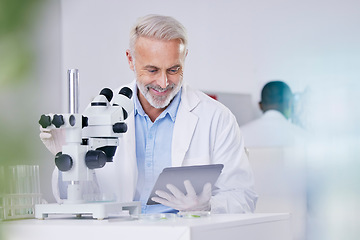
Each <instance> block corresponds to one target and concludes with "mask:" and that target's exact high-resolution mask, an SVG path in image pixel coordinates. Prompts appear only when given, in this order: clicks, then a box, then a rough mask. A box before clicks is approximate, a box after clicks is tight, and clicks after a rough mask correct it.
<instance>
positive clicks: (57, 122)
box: [52, 114, 65, 128]
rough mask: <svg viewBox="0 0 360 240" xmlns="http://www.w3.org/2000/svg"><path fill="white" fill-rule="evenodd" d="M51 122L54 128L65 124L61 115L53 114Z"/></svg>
mask: <svg viewBox="0 0 360 240" xmlns="http://www.w3.org/2000/svg"><path fill="white" fill-rule="evenodd" d="M52 124H54V126H55V127H56V128H59V127H61V126H62V125H64V124H65V122H64V117H63V116H62V115H57V114H55V115H54V117H53V120H52Z"/></svg>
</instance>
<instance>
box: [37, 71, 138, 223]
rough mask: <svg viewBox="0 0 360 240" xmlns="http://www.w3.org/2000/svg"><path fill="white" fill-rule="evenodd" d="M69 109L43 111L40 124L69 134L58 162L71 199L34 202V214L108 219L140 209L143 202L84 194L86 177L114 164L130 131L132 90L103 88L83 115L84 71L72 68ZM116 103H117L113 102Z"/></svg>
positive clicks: (68, 197) (69, 76) (57, 156)
mask: <svg viewBox="0 0 360 240" xmlns="http://www.w3.org/2000/svg"><path fill="white" fill-rule="evenodd" d="M68 82H69V113H64V114H51V115H50V114H48V115H45V114H43V115H42V116H41V118H40V120H39V124H40V125H41V126H42V127H43V128H46V129H49V130H51V129H55V128H56V129H60V128H62V129H63V131H64V132H65V144H64V145H63V146H62V151H61V152H59V153H57V154H56V156H55V165H56V167H57V168H58V170H59V171H61V174H62V178H63V180H64V181H68V182H70V184H69V185H68V188H67V199H66V200H64V203H62V204H57V203H55V204H38V205H35V218H37V219H44V218H46V217H48V215H49V214H67V215H73V214H75V215H76V216H77V217H81V216H82V215H92V217H93V218H96V219H104V218H107V217H109V214H118V213H121V212H123V211H124V210H128V211H129V213H130V214H139V213H140V209H141V207H140V202H126V203H121V202H115V201H94V200H88V199H86V198H85V197H84V194H83V190H82V184H81V183H82V182H83V181H93V180H94V179H93V176H94V175H95V170H96V169H100V168H102V167H104V166H105V164H107V163H111V162H112V159H113V156H114V154H115V151H116V148H117V146H118V144H119V138H121V137H122V134H123V133H125V132H126V131H127V125H126V123H125V120H126V118H127V117H128V115H129V114H130V113H131V112H132V111H133V102H132V100H131V97H132V91H131V89H130V88H127V87H124V88H122V89H121V90H120V91H119V93H118V94H115V96H114V94H113V91H112V90H111V89H109V88H104V89H103V90H101V92H100V94H99V95H98V96H96V97H95V98H94V99H93V101H92V102H91V103H90V104H89V105H88V106H87V108H86V109H85V111H84V112H83V114H79V113H78V102H79V101H78V85H79V71H78V70H77V69H70V70H68ZM111 101H112V103H111Z"/></svg>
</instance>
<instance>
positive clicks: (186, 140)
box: [171, 83, 200, 167]
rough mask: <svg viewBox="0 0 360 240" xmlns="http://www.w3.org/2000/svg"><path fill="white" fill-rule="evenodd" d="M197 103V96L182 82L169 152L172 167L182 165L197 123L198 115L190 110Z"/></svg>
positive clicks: (198, 100) (198, 101)
mask: <svg viewBox="0 0 360 240" xmlns="http://www.w3.org/2000/svg"><path fill="white" fill-rule="evenodd" d="M199 103H200V99H199V97H198V96H197V95H196V94H195V92H194V91H193V90H192V89H191V88H190V87H189V86H188V85H187V84H186V83H183V88H182V93H181V101H180V106H179V109H178V113H177V116H176V121H175V125H174V131H173V140H172V152H171V159H172V166H173V167H178V166H181V165H182V163H183V161H184V158H185V155H186V152H187V151H188V149H189V146H190V143H191V139H192V137H193V135H194V131H195V128H196V125H197V123H198V116H197V115H196V114H194V113H193V112H192V111H193V110H194V109H195V108H196V106H197V105H198V104H199Z"/></svg>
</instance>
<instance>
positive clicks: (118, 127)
mask: <svg viewBox="0 0 360 240" xmlns="http://www.w3.org/2000/svg"><path fill="white" fill-rule="evenodd" d="M113 131H114V133H126V131H127V125H126V123H124V122H118V123H115V124H114V125H113Z"/></svg>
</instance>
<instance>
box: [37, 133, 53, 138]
mask: <svg viewBox="0 0 360 240" xmlns="http://www.w3.org/2000/svg"><path fill="white" fill-rule="evenodd" d="M51 137H52V135H51V133H48V132H41V133H40V138H41V139H50V138H51Z"/></svg>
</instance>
